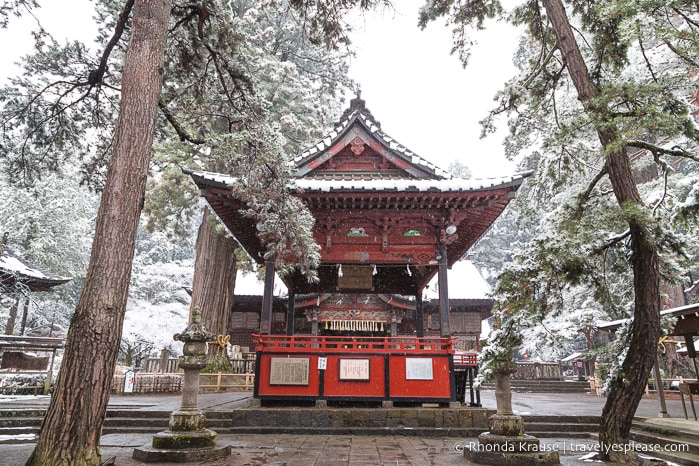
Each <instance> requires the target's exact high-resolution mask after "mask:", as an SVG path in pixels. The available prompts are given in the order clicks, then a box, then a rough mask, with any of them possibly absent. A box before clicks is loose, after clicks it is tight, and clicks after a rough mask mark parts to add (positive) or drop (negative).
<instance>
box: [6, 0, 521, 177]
mask: <svg viewBox="0 0 699 466" xmlns="http://www.w3.org/2000/svg"><path fill="white" fill-rule="evenodd" d="M68 3H71V4H76V5H87V6H89V3H86V1H85V0H61V1H57V0H53V1H45V2H42V5H43V6H42V9H41V11H40V12H39V13H38V14H39V15H40V17H41V18H42V22H43V23H44V24H45V25H46V26H47V27H48V28H49V29H50V30H51V32H54V33H55V34H56V35H57V37H61V35H65V34H70V35H71V36H72V37H76V35H77V37H76V38H79V39H82V40H84V41H86V42H87V43H91V42H92V37H91V33H90V32H89V28H84V27H81V25H84V24H90V23H91V22H92V19H91V16H92V15H91V12H90V11H89V10H90V9H89V8H86V7H84V6H83V7H79V6H78V7H74V8H67V7H66V5H67V4H68ZM422 3H423V0H396V1H395V2H394V7H395V11H383V12H369V13H366V14H365V15H364V16H363V19H360V20H357V21H356V23H357V24H356V27H355V32H354V33H353V34H352V36H351V37H352V41H353V42H354V46H355V48H356V51H357V56H356V58H355V59H354V60H353V63H352V66H351V68H350V74H351V76H352V78H353V79H355V81H357V83H358V84H359V86H360V88H361V90H362V98H363V99H364V100H366V103H367V107H368V108H369V110H371V112H372V114H373V115H374V117H376V119H378V120H379V121H380V122H381V124H382V129H383V130H384V131H385V132H386V133H388V134H389V135H391V136H392V137H393V138H394V139H395V140H397V141H398V142H400V143H401V144H403V145H404V146H406V147H407V148H408V149H410V150H412V151H413V152H415V153H417V154H418V155H420V156H422V157H423V158H425V159H427V160H429V161H431V162H433V163H435V164H436V165H438V166H439V167H441V168H444V169H446V168H447V167H448V166H449V164H450V163H451V162H453V161H456V160H458V161H460V162H461V163H462V164H464V165H466V166H468V167H469V168H470V169H471V170H472V172H473V175H474V176H475V177H492V176H500V175H508V174H511V173H513V172H514V171H515V168H514V165H513V164H512V163H509V162H508V161H506V160H505V157H504V150H503V147H502V138H503V137H504V135H505V134H506V131H505V130H504V129H505V122H504V121H502V122H500V125H499V126H501V127H502V128H503V130H501V131H500V132H499V133H497V134H495V135H491V136H489V137H488V138H487V139H485V140H481V139H480V138H479V135H480V126H479V125H478V121H479V120H481V119H482V118H484V117H485V116H486V115H487V112H488V110H489V109H490V108H491V107H492V106H493V105H494V102H493V96H494V95H495V92H496V91H497V90H498V89H499V88H500V87H501V86H502V85H503V83H504V82H505V81H507V80H508V79H509V78H510V77H511V76H513V75H514V72H515V69H514V66H513V65H512V56H513V54H514V51H515V48H516V45H517V38H516V35H515V33H514V31H512V29H511V28H510V27H509V26H507V25H504V24H496V23H493V24H492V25H491V26H489V27H488V29H487V30H486V31H479V33H478V34H477V35H475V36H474V37H475V38H476V39H477V41H478V44H477V45H476V46H475V47H474V49H473V54H472V57H471V59H470V63H469V66H468V67H467V68H466V69H464V68H463V67H462V66H461V63H460V62H459V60H458V58H457V57H456V56H452V55H450V50H451V32H450V29H449V28H448V27H446V26H444V22H443V21H442V20H439V21H437V22H435V23H433V24H430V25H429V26H428V28H427V29H426V30H424V31H422V30H420V29H419V28H418V27H417V14H418V9H419V6H420V5H421V4H422ZM34 24H35V22H34V21H33V20H32V19H31V17H26V18H23V19H22V20H15V19H14V18H13V20H12V27H11V28H10V29H9V30H0V41H2V43H3V44H4V45H3V47H0V64H1V65H2V66H0V78H1V79H4V78H5V77H7V76H9V75H11V74H13V73H14V72H16V70H15V69H13V67H12V63H13V62H15V61H16V60H17V59H18V58H19V57H20V56H21V55H22V54H23V53H25V52H26V51H27V50H29V48H30V47H31V44H32V42H31V36H30V34H29V31H30V30H31V28H32V27H33V25H34ZM86 29H87V30H86ZM79 34H82V37H80V36H79Z"/></svg>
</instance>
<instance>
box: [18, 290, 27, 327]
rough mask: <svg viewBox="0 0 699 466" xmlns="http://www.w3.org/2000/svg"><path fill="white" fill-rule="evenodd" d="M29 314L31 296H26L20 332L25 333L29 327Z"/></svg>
mask: <svg viewBox="0 0 699 466" xmlns="http://www.w3.org/2000/svg"><path fill="white" fill-rule="evenodd" d="M27 314H29V296H26V297H25V298H24V308H23V309H22V326H21V327H20V330H19V334H20V335H24V330H25V329H26V328H27Z"/></svg>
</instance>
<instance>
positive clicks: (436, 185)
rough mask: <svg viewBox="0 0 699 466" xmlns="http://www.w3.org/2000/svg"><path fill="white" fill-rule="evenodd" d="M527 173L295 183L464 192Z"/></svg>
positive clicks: (312, 187) (297, 183)
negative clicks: (428, 178)
mask: <svg viewBox="0 0 699 466" xmlns="http://www.w3.org/2000/svg"><path fill="white" fill-rule="evenodd" d="M523 177H524V175H521V174H517V175H510V176H504V177H498V178H481V179H462V178H452V179H449V180H351V181H350V180H347V181H340V180H314V179H303V178H301V179H296V180H294V182H293V184H292V186H293V187H294V188H300V189H303V190H304V191H319V192H338V191H354V192H357V191H397V192H406V191H407V192H410V191H412V192H414V191H420V192H428V191H439V192H464V191H480V190H483V189H490V188H493V187H499V186H502V185H506V184H508V183H511V182H513V181H518V180H521V179H522V178H523Z"/></svg>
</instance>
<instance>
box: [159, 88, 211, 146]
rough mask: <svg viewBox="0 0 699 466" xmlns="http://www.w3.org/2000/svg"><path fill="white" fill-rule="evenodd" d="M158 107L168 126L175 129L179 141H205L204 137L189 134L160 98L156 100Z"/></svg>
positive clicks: (198, 142)
mask: <svg viewBox="0 0 699 466" xmlns="http://www.w3.org/2000/svg"><path fill="white" fill-rule="evenodd" d="M158 108H160V111H161V112H162V113H163V115H164V116H165V119H166V120H167V121H168V123H170V126H172V128H173V129H174V130H175V132H176V133H177V136H179V138H180V141H183V142H185V141H186V142H191V143H192V144H204V143H205V142H206V139H200V138H195V137H194V136H192V135H191V134H189V133H188V132H187V130H186V129H184V128H183V127H182V125H181V124H180V122H179V121H177V118H175V115H173V114H172V112H171V111H170V109H169V108H167V105H166V104H165V102H163V101H162V99H161V100H159V101H158Z"/></svg>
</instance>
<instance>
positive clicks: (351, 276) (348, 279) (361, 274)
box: [337, 265, 374, 290]
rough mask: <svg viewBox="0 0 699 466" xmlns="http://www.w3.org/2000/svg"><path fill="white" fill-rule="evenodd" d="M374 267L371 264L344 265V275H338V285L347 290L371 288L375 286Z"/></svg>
mask: <svg viewBox="0 0 699 466" xmlns="http://www.w3.org/2000/svg"><path fill="white" fill-rule="evenodd" d="M372 272H373V268H372V267H369V266H364V267H353V266H351V265H345V266H343V267H342V276H341V277H337V286H338V288H340V289H345V290H348V289H349V290H371V289H372V288H373V287H374V280H373V279H374V276H373V275H372Z"/></svg>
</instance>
